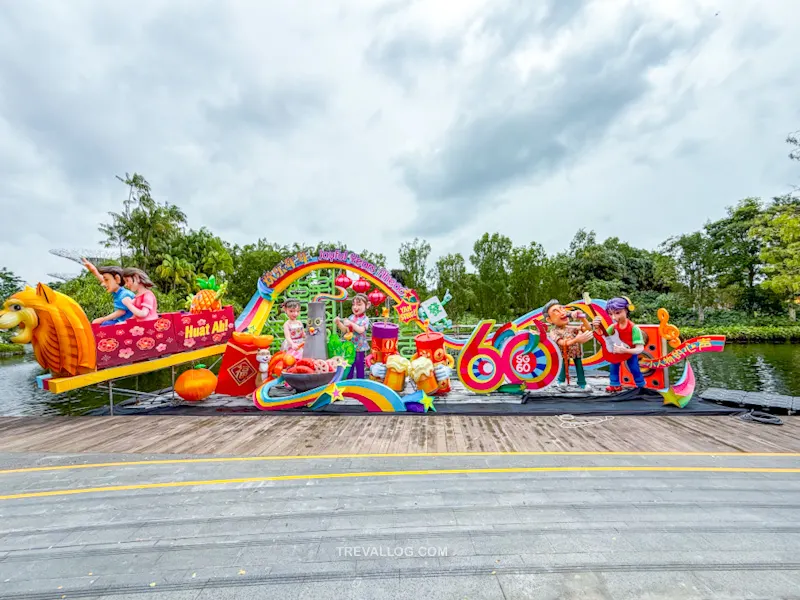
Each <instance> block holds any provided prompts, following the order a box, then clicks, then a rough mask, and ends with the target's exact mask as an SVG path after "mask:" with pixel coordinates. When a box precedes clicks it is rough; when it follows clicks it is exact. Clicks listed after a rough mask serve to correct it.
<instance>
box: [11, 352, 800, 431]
mask: <svg viewBox="0 0 800 600" xmlns="http://www.w3.org/2000/svg"><path fill="white" fill-rule="evenodd" d="M691 361H692V366H693V367H694V371H695V375H696V377H697V390H698V391H701V390H704V389H707V388H709V387H721V388H728V389H735V390H746V391H754V392H755V391H762V392H774V393H778V394H786V395H790V396H800V344H795V345H792V344H739V345H737V344H728V345H727V346H726V347H725V352H723V353H721V354H716V353H714V354H698V355H695V356H693V357H692V359H691ZM679 368H680V365H679ZM41 373H42V370H41V368H40V367H39V365H38V364H37V363H36V361H34V360H33V356H32V355H31V354H27V355H26V356H25V357H16V358H0V416H19V415H69V414H73V415H77V414H81V413H82V412H84V411H86V410H89V409H91V408H97V407H99V406H101V405H104V404H106V403H107V402H108V395H107V392H100V391H93V390H76V391H74V392H70V393H68V394H64V395H62V396H54V395H53V394H50V393H49V392H44V391H41V390H39V389H37V388H36V376H37V375H39V374H41ZM679 374H680V373H679V372H677V370H676V369H673V376H677V375H679ZM673 378H674V377H673ZM115 385H120V386H122V387H128V388H135V386H136V385H138V386H139V387H138V389H140V390H142V391H152V390H159V389H163V388H165V387H168V386H169V385H170V372H169V370H165V371H162V372H160V373H151V374H148V375H143V376H141V377H140V378H139V380H138V383H137V382H136V381H135V380H133V379H131V380H127V381H121V382H118V383H115ZM122 399H123V397H122V396H119V397H118V398H117V400H118V401H119V400H122Z"/></svg>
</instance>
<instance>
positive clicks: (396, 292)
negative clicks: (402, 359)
mask: <svg viewBox="0 0 800 600" xmlns="http://www.w3.org/2000/svg"><path fill="white" fill-rule="evenodd" d="M321 269H342V270H347V271H352V272H355V273H358V274H359V275H360V276H361V277H363V278H364V279H366V280H367V281H369V282H370V283H371V284H373V285H375V286H377V287H378V288H380V289H381V290H382V291H383V292H384V293H385V294H386V295H387V296H388V297H389V298H391V299H392V300H393V301H394V303H395V306H394V308H395V310H396V311H397V315H398V317H399V319H400V321H401V322H403V323H416V324H417V325H419V327H420V329H423V330H424V329H425V325H424V324H423V323H422V322H421V321H420V320H419V317H418V316H417V308H419V296H418V295H417V292H415V291H414V290H412V289H410V288H407V287H405V286H403V285H402V284H401V283H400V282H399V281H397V280H396V279H395V278H394V277H392V275H391V273H390V272H389V270H388V269H385V268H383V267H377V266H375V265H374V264H372V263H371V262H369V261H368V260H366V259H364V258H362V257H361V256H359V255H358V254H356V253H355V252H349V251H344V250H320V251H319V253H318V254H317V255H313V254H312V253H311V252H309V251H307V250H303V251H301V252H297V253H296V254H294V255H292V256H289V257H287V258H284V259H283V260H282V261H281V262H280V263H278V264H277V265H276V266H275V267H273V268H272V269H271V270H269V271H266V272H265V273H264V274H263V275H262V276H261V277H260V278H259V280H258V285H257V290H256V293H255V294H253V297H252V298H251V299H250V302H248V303H247V306H245V308H244V310H243V311H242V314H241V315H239V318H238V319H237V320H236V331H247V332H250V333H254V334H260V333H261V331H262V330H263V328H264V325H265V323H266V322H267V318H268V317H269V313H270V311H271V310H272V306H273V304H274V302H275V298H276V297H277V296H278V294H280V293H281V292H283V291H284V290H285V289H286V288H288V287H289V286H290V285H291V284H292V283H294V282H295V281H297V280H298V279H300V278H302V277H304V276H306V275H308V274H309V273H311V272H312V271H318V270H321Z"/></svg>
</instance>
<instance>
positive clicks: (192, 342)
mask: <svg viewBox="0 0 800 600" xmlns="http://www.w3.org/2000/svg"><path fill="white" fill-rule="evenodd" d="M196 343H197V342H195V341H194V340H192V339H188V340H183V345H184V346H186V347H187V348H191V347H192V346H194V345H195V344H196Z"/></svg>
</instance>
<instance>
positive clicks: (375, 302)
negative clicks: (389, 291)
mask: <svg viewBox="0 0 800 600" xmlns="http://www.w3.org/2000/svg"><path fill="white" fill-rule="evenodd" d="M367 298H369V303H370V304H372V306H380V304H382V303H383V301H384V300H386V294H384V293H383V292H382V291H380V290H379V289H378V288H375V289H374V290H372V291H371V292H370V293H369V296H367Z"/></svg>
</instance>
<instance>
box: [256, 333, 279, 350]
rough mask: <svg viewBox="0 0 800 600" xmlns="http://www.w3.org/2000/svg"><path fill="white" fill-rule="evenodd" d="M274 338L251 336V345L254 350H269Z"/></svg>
mask: <svg viewBox="0 0 800 600" xmlns="http://www.w3.org/2000/svg"><path fill="white" fill-rule="evenodd" d="M274 340H275V338H274V337H273V336H271V335H256V336H253V345H254V346H255V347H256V348H269V347H270V346H272V342H273V341H274Z"/></svg>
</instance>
